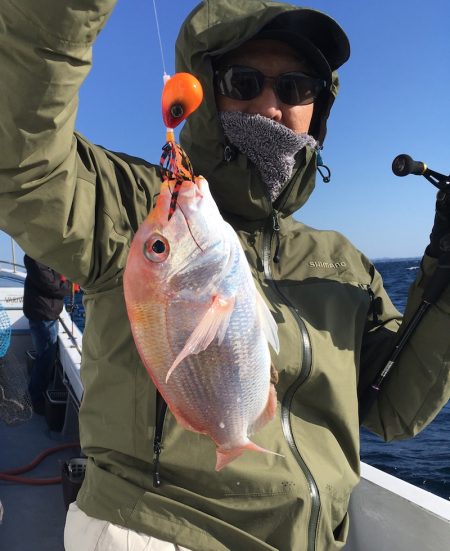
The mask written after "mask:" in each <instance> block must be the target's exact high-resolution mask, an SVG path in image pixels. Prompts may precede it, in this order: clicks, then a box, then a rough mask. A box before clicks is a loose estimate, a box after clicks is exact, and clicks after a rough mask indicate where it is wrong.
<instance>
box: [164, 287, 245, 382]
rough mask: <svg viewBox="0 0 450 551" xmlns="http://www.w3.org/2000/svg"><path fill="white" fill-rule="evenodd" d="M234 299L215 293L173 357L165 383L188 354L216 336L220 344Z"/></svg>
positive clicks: (204, 348) (228, 321)
mask: <svg viewBox="0 0 450 551" xmlns="http://www.w3.org/2000/svg"><path fill="white" fill-rule="evenodd" d="M235 302H236V299H235V297H234V296H232V297H227V298H224V297H221V296H219V295H216V296H215V297H214V299H213V302H212V304H211V306H210V307H209V308H208V310H207V311H206V314H205V315H204V316H203V318H202V319H201V321H200V323H199V324H198V325H197V327H196V328H195V329H194V331H193V332H192V335H191V336H190V337H189V338H188V340H187V341H186V344H185V345H184V347H183V349H182V350H181V352H180V353H179V354H178V356H177V357H176V358H175V361H174V362H173V364H172V365H171V367H170V369H169V371H168V372H167V375H166V383H167V381H168V380H169V377H170V376H171V375H172V373H173V371H174V369H175V368H176V367H177V365H179V364H180V363H181V362H182V361H183V360H184V359H185V358H186V357H187V356H189V355H190V354H198V353H199V352H202V351H203V350H206V348H207V347H208V346H209V345H210V344H211V342H212V341H213V339H214V337H216V336H217V338H218V344H219V345H220V344H222V341H223V339H224V337H225V333H226V331H227V329H228V324H229V323H230V317H231V314H232V312H233V310H234V304H235Z"/></svg>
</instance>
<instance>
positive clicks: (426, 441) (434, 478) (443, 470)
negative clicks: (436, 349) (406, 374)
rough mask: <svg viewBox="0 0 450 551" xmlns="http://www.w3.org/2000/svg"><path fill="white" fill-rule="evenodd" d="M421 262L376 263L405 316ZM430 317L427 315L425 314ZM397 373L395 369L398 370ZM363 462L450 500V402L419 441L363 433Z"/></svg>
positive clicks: (421, 435)
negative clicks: (385, 439) (396, 439)
mask: <svg viewBox="0 0 450 551" xmlns="http://www.w3.org/2000/svg"><path fill="white" fill-rule="evenodd" d="M419 262H420V259H402V260H389V261H379V262H375V265H376V267H377V269H378V271H379V272H380V274H381V275H382V277H383V281H384V286H385V288H386V290H387V291H388V293H389V295H390V297H391V300H392V302H393V303H394V304H395V306H396V307H397V308H398V309H399V310H400V312H403V311H404V309H405V304H406V300H407V292H408V288H409V286H410V284H411V283H412V282H413V281H414V279H415V277H416V273H417V268H418V266H419ZM425 315H426V314H425ZM394 369H395V367H394ZM361 459H362V460H363V461H364V462H366V463H368V464H369V465H373V466H374V467H377V468H378V469H381V470H382V471H385V472H387V473H389V474H392V475H394V476H397V477H399V478H401V479H402V480H406V481H407V482H410V483H411V484H414V485H415V486H419V487H421V488H423V489H425V490H428V491H429V492H432V493H434V494H437V495H439V496H441V497H443V498H445V499H450V402H449V403H447V405H446V406H445V407H444V408H443V409H442V410H441V412H440V413H439V414H438V415H437V416H436V418H435V419H434V420H433V421H432V422H431V423H430V424H429V425H428V427H426V428H425V429H424V430H423V431H421V432H420V433H419V434H418V435H417V436H416V437H415V438H412V439H408V440H402V441H400V442H383V441H382V440H381V439H380V438H379V437H378V436H375V435H373V434H371V433H370V432H369V431H367V430H365V429H362V431H361Z"/></svg>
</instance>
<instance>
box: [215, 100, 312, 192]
mask: <svg viewBox="0 0 450 551" xmlns="http://www.w3.org/2000/svg"><path fill="white" fill-rule="evenodd" d="M219 116H220V120H221V121H222V126H223V129H224V132H225V136H226V137H227V138H228V139H229V140H230V142H231V143H232V144H233V145H235V146H236V147H237V148H238V149H239V151H240V152H241V153H243V154H244V155H247V157H248V158H249V159H250V160H251V161H252V162H253V163H254V164H255V165H256V167H257V168H258V169H259V171H260V173H261V178H262V180H263V182H264V183H265V184H266V186H267V190H268V191H269V194H270V199H271V200H272V202H274V201H275V200H276V199H277V198H278V196H279V195H280V193H281V190H282V189H283V186H284V184H286V182H288V181H289V179H290V178H291V176H292V172H293V169H294V164H295V155H296V154H297V153H298V152H299V151H300V149H302V148H303V147H305V146H306V145H309V146H310V147H312V148H315V149H318V145H319V144H318V142H317V141H316V140H315V139H314V138H313V137H312V136H310V135H309V134H307V133H306V132H303V133H301V134H297V133H295V132H294V131H293V130H290V129H289V128H286V126H284V125H282V124H280V123H278V122H275V121H273V120H271V119H268V118H267V117H263V116H262V115H248V114H247V113H241V112H239V111H236V112H232V111H220V112H219Z"/></svg>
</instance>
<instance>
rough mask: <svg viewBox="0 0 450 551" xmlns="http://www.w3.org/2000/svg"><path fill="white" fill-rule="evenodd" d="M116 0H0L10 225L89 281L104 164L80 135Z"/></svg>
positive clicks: (3, 212) (27, 244) (5, 202)
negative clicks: (82, 94)
mask: <svg viewBox="0 0 450 551" xmlns="http://www.w3.org/2000/svg"><path fill="white" fill-rule="evenodd" d="M115 1H116V0H2V1H1V2H0V74H1V78H0V97H1V98H2V100H1V102H0V143H1V144H2V153H1V155H0V229H2V230H4V231H5V232H7V233H8V234H9V235H11V236H12V237H13V238H14V239H15V240H16V241H17V243H18V244H19V245H20V246H21V247H22V249H23V250H24V251H26V252H27V253H28V254H29V255H30V256H32V257H33V258H35V259H38V260H39V261H40V262H42V263H43V264H46V265H50V266H52V267H54V268H55V269H56V270H58V271H59V272H61V273H64V274H65V275H67V277H69V278H70V279H71V280H73V281H77V282H79V283H85V282H86V281H87V280H88V278H89V277H94V276H93V275H92V272H93V270H94V269H95V267H94V260H93V258H92V250H93V243H94V236H95V223H96V221H95V219H94V216H95V209H96V200H97V197H96V179H97V170H96V163H95V159H94V160H93V159H92V155H90V153H91V151H90V149H89V144H87V145H86V142H85V143H81V142H80V140H78V139H77V138H76V136H75V135H74V124H75V117H76V112H77V105H78V89H79V87H80V85H81V84H82V82H83V81H84V79H85V78H86V76H87V74H88V72H89V69H90V66H91V53H92V44H93V42H94V40H95V38H96V37H97V35H98V33H99V31H100V30H101V28H102V26H103V25H104V24H105V22H106V20H107V18H108V16H109V15H110V13H111V11H112V9H113V7H114V5H115ZM113 173H114V172H113ZM111 254H114V251H112V252H111Z"/></svg>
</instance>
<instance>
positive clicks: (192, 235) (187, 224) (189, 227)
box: [167, 183, 205, 253]
mask: <svg viewBox="0 0 450 551" xmlns="http://www.w3.org/2000/svg"><path fill="white" fill-rule="evenodd" d="M167 187H168V188H169V191H170V194H171V195H173V192H172V190H171V188H170V184H169V183H168V184H167ZM177 207H178V208H179V209H180V210H181V214H182V215H183V218H184V221H185V222H186V226H187V228H188V230H189V233H190V234H191V237H192V240H193V241H194V243H195V244H196V245H197V247H198V248H199V249H200V250H201V251H202V253H204V252H205V251H204V249H202V248H201V247H200V244H199V242H198V241H197V239H195V236H194V234H193V233H192V230H191V226H190V225H189V222H188V219H187V216H186V215H185V214H184V212H183V209H182V208H181V206H180V204H179V203H178V204H177Z"/></svg>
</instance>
